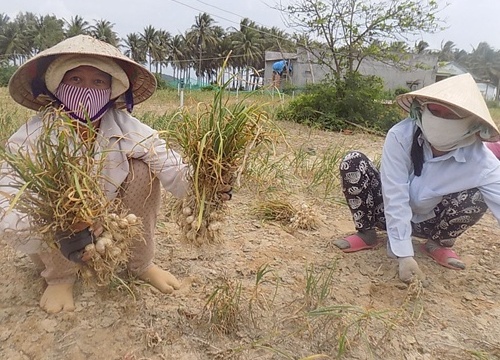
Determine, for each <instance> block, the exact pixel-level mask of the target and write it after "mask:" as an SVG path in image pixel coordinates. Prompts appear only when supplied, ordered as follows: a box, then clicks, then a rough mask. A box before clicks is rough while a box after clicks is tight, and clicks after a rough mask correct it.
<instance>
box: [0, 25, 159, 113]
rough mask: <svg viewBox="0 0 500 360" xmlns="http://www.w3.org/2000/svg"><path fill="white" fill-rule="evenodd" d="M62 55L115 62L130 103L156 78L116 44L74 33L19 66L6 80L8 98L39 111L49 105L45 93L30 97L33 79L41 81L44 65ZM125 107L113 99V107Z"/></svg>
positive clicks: (144, 94)
mask: <svg viewBox="0 0 500 360" xmlns="http://www.w3.org/2000/svg"><path fill="white" fill-rule="evenodd" d="M62 54H74V55H78V54H82V55H85V56H86V57H88V56H89V55H90V56H99V57H103V58H108V59H112V60H113V61H115V62H116V63H117V64H118V65H119V66H120V67H121V68H122V69H123V70H124V71H125V73H126V74H127V76H128V78H129V82H130V84H131V90H132V94H133V100H134V104H138V103H140V102H143V101H144V100H146V99H147V98H149V97H150V96H151V95H152V94H153V93H154V91H155V90H156V79H155V77H154V75H153V74H151V73H150V72H149V71H148V70H147V69H146V68H144V67H143V66H141V65H139V64H138V63H136V62H135V61H133V60H132V59H129V58H128V57H127V56H125V55H123V54H122V53H121V52H120V50H118V49H117V48H116V47H114V46H112V45H110V44H108V43H106V42H103V41H100V40H97V39H94V38H93V37H91V36H88V35H78V36H75V37H71V38H69V39H66V40H64V41H61V42H60V43H58V44H56V45H54V46H53V47H51V48H49V49H46V50H44V51H42V52H40V53H39V54H38V55H36V56H34V57H33V58H31V59H30V60H28V61H27V62H25V63H24V64H23V65H21V66H20V67H19V68H18V69H17V70H16V72H15V73H14V74H13V75H12V77H11V79H10V81H9V92H10V95H11V96H12V98H13V99H14V100H15V101H16V102H18V103H19V104H21V105H23V106H25V107H27V108H29V109H33V110H39V109H40V108H41V107H43V106H45V105H47V104H49V103H50V102H51V99H50V98H49V97H48V96H44V95H40V96H38V97H36V98H35V97H34V96H33V92H32V86H33V81H37V80H42V81H43V82H45V81H44V78H45V71H46V70H47V67H48V66H49V65H50V63H51V62H52V61H53V60H54V59H56V58H57V57H58V56H59V55H62ZM125 106H126V103H125V98H124V97H123V96H121V97H119V98H118V100H117V101H116V107H117V108H124V107H125Z"/></svg>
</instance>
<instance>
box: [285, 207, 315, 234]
mask: <svg viewBox="0 0 500 360" xmlns="http://www.w3.org/2000/svg"><path fill="white" fill-rule="evenodd" d="M290 225H291V226H292V228H295V229H303V230H314V229H317V228H318V226H319V221H318V217H317V216H316V214H315V212H314V210H313V209H312V208H311V207H309V206H308V205H307V204H302V205H301V207H300V209H299V210H298V211H297V213H296V214H295V215H294V216H293V217H292V218H291V219H290Z"/></svg>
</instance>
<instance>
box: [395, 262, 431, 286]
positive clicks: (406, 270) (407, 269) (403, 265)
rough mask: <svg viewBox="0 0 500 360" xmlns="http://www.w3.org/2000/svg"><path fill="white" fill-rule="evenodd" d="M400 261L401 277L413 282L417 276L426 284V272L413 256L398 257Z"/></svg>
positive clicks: (403, 279)
mask: <svg viewBox="0 0 500 360" xmlns="http://www.w3.org/2000/svg"><path fill="white" fill-rule="evenodd" d="M398 263H399V279H400V280H401V281H403V282H405V283H409V282H411V281H412V280H413V279H414V278H415V277H416V278H417V279H419V280H420V281H422V284H424V285H426V284H427V281H426V279H425V274H424V273H423V272H422V270H420V268H419V267H418V264H417V262H416V261H415V259H414V258H413V256H408V257H401V258H398Z"/></svg>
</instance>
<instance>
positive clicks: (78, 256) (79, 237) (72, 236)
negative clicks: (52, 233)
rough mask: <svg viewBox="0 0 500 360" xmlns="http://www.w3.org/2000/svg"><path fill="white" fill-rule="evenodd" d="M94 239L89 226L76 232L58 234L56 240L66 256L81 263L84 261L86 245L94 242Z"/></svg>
mask: <svg viewBox="0 0 500 360" xmlns="http://www.w3.org/2000/svg"><path fill="white" fill-rule="evenodd" d="M94 240H95V237H94V235H93V233H92V232H91V231H90V229H89V228H86V229H84V230H82V231H79V232H75V233H70V232H65V233H60V234H57V235H56V242H57V243H58V244H59V250H60V251H61V253H62V254H63V255H64V257H65V258H66V259H68V260H70V261H73V262H75V263H79V264H83V263H84V261H83V260H82V256H83V253H84V251H85V247H86V246H87V245H88V244H92V243H93V242H94Z"/></svg>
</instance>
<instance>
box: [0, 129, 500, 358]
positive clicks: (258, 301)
mask: <svg viewBox="0 0 500 360" xmlns="http://www.w3.org/2000/svg"><path fill="white" fill-rule="evenodd" d="M285 132H286V135H287V140H288V142H289V144H291V145H292V147H293V148H295V149H298V148H302V149H306V150H307V154H309V155H308V156H311V157H316V158H318V157H319V156H321V154H322V153H323V152H324V151H327V149H329V148H330V147H331V146H334V145H336V144H343V145H342V146H348V147H356V148H359V149H362V150H364V151H365V152H367V153H368V154H369V155H371V156H377V155H378V154H379V152H380V148H381V146H382V139H381V138H379V137H375V136H371V135H366V134H352V135H345V134H332V133H326V132H321V131H312V130H308V129H305V128H303V127H301V126H298V125H290V124H288V125H286V126H285ZM281 151H282V152H283V154H284V152H285V151H288V152H291V151H292V150H290V149H287V150H285V149H284V148H283V147H282V150H281ZM307 176H308V175H307V174H302V176H297V174H286V173H285V174H284V177H283V178H281V179H278V178H277V179H274V180H273V181H271V182H269V183H267V184H258V183H257V182H251V181H248V183H246V182H243V183H242V186H241V187H240V188H237V189H236V190H235V194H234V199H233V200H232V201H231V202H230V203H229V204H228V215H227V223H226V227H225V229H224V238H223V242H222V243H220V244H214V245H204V246H202V247H194V246H191V245H189V244H186V243H182V242H179V241H178V235H179V230H178V228H177V226H176V225H175V223H174V222H173V221H172V220H171V219H170V218H169V217H168V216H167V215H166V214H167V211H166V209H164V211H163V213H164V215H162V216H161V218H160V221H159V222H158V227H157V244H158V246H157V262H158V263H159V264H161V265H162V266H164V267H165V268H168V269H170V271H171V272H173V273H174V274H176V275H177V276H178V277H179V278H181V279H183V283H184V286H183V288H182V289H181V290H179V291H178V292H176V293H175V294H173V295H170V296H167V295H164V294H161V293H159V292H158V291H156V290H155V289H153V288H151V287H150V286H148V285H146V284H144V283H142V282H139V281H136V280H134V279H131V278H125V280H126V281H125V285H124V284H119V283H118V282H117V283H114V284H113V285H112V286H110V287H106V288H94V287H92V286H83V285H82V284H80V283H78V284H77V286H76V290H75V300H76V311H75V312H72V313H63V314H56V315H48V314H46V313H44V312H43V311H42V310H41V309H40V308H39V307H38V301H39V298H40V296H41V294H42V292H43V290H44V282H43V280H42V279H41V278H40V277H39V275H38V274H37V272H36V270H35V268H34V266H33V265H32V264H31V263H30V261H29V259H28V258H27V257H25V256H23V255H21V254H17V253H14V252H13V251H12V250H11V249H9V248H8V247H7V246H5V245H4V244H0V256H1V259H2V261H1V262H0V272H1V273H2V274H3V276H2V277H1V278H0V359H9V360H18V359H23V360H24V359H51V360H56V359H109V360H111V359H123V360H134V359H137V360H138V359H186V360H187V359H189V360H191V359H337V358H342V359H408V360H410V359H429V360H430V359H457V360H458V359H500V340H499V336H498V334H500V277H499V275H500V267H499V265H498V264H499V263H500V253H499V252H498V251H497V246H498V245H497V242H498V238H499V236H500V230H499V229H498V228H497V226H496V221H495V220H494V219H493V218H492V216H491V215H490V214H486V215H485V216H484V217H483V219H482V220H481V221H480V223H479V224H478V225H477V226H475V227H474V228H472V229H471V230H469V232H468V233H466V234H464V235H463V236H462V237H461V238H460V239H459V241H457V244H456V250H457V252H458V253H459V254H460V255H461V256H462V259H463V260H464V261H465V262H466V264H467V269H466V270H464V271H455V270H449V269H445V268H443V267H441V266H439V265H437V264H436V263H434V262H433V261H432V260H431V259H429V258H426V257H425V256H424V255H423V254H422V253H421V252H419V251H418V249H417V250H416V259H417V261H418V262H419V264H420V266H421V268H422V270H423V271H424V272H425V273H426V274H427V275H428V277H429V278H430V280H431V283H430V285H429V286H428V287H427V288H425V289H423V288H422V287H421V286H419V284H414V285H412V286H409V287H408V286H406V285H404V284H402V283H401V282H400V281H399V280H398V277H397V264H396V262H395V261H394V260H391V259H389V258H388V257H387V256H386V246H385V243H384V242H383V245H381V246H380V247H378V248H377V249H375V250H369V251H364V252H359V253H353V254H344V253H342V252H341V251H339V250H338V249H336V248H335V247H332V246H331V244H330V239H332V238H334V239H335V238H339V237H342V236H345V235H346V234H348V233H350V232H351V231H352V224H351V220H350V215H349V212H348V209H347V208H346V207H345V206H344V205H342V204H339V203H337V202H334V201H330V200H325V199H324V197H323V196H322V194H321V191H320V190H313V191H307V190H305V187H304V186H303V184H301V181H304V179H305V178H307ZM273 182H274V183H275V186H271V185H272V184H273ZM285 188H286V191H285ZM336 191H337V192H338V190H336ZM271 193H272V194H273V195H275V196H278V195H279V196H282V197H283V199H286V200H289V201H291V202H294V203H296V204H300V203H307V204H308V205H309V206H310V207H311V208H312V209H313V211H314V212H315V214H316V216H317V218H318V219H319V220H320V226H319V228H318V229H316V230H293V229H290V228H288V227H286V226H283V225H281V224H278V223H275V222H272V221H262V220H261V219H259V218H257V217H256V216H255V215H252V211H251V210H252V209H253V208H254V207H255V205H256V202H257V201H258V200H259V199H262V198H265V197H266V196H267V195H269V194H271ZM280 194H281V195H280ZM380 238H381V239H383V240H385V234H383V233H380ZM417 245H418V240H415V247H416V248H418V246H417Z"/></svg>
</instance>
